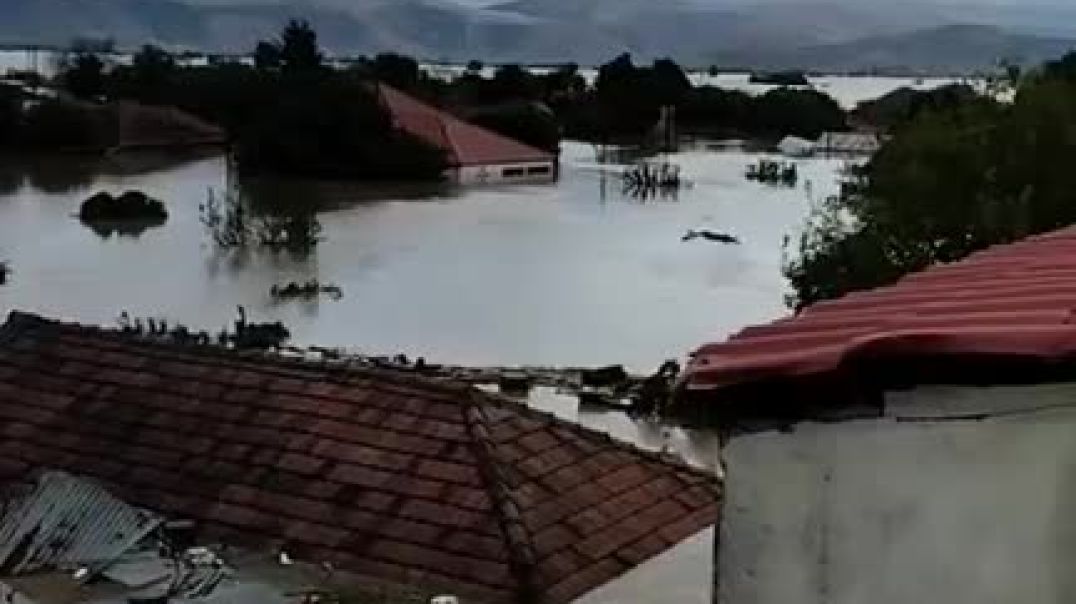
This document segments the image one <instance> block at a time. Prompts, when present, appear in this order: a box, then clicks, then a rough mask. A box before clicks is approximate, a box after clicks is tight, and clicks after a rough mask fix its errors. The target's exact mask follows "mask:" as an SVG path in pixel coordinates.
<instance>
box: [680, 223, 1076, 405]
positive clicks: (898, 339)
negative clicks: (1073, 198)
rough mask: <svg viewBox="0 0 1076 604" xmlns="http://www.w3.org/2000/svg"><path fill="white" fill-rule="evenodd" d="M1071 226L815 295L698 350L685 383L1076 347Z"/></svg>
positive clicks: (1048, 355)
mask: <svg viewBox="0 0 1076 604" xmlns="http://www.w3.org/2000/svg"><path fill="white" fill-rule="evenodd" d="M1074 316H1076V227H1070V228H1065V229H1061V230H1058V231H1055V232H1052V233H1047V234H1044V235H1039V236H1035V237H1029V238H1027V239H1024V240H1022V241H1019V242H1016V243H1012V244H1008V245H998V246H994V247H991V248H988V249H985V250H983V251H980V252H977V253H975V254H972V255H970V256H968V257H967V258H965V259H964V260H961V261H959V262H954V263H951V264H944V265H938V266H934V267H931V268H929V269H927V270H924V271H922V272H919V273H915V274H912V275H908V276H906V277H904V278H903V279H901V280H900V281H898V282H897V283H895V284H893V285H890V286H887V287H880V288H877V289H873V290H868V291H862V292H855V293H851V294H848V295H846V296H844V297H842V298H839V299H836V300H830V301H825V302H819V303H817V304H815V305H813V306H810V307H808V308H806V309H805V310H803V311H802V312H801V313H800V314H799V315H797V316H794V317H789V318H785V319H780V320H778V321H774V322H773V323H771V324H769V325H761V326H756V327H749V328H747V329H745V330H743V331H742V332H740V333H739V334H736V335H734V336H732V337H731V338H729V339H728V340H727V341H725V342H719V343H712V344H706V345H704V346H702V347H701V348H699V350H698V351H697V352H696V353H695V355H694V358H693V359H692V361H691V363H689V364H688V367H687V371H686V372H685V376H684V378H683V380H684V381H683V383H684V384H685V386H686V387H687V389H688V390H689V391H710V392H713V391H720V390H724V389H728V388H732V387H741V386H751V385H760V384H765V383H767V382H774V381H783V380H797V379H805V378H819V377H822V378H827V377H828V378H836V379H838V380H840V379H841V375H842V373H841V372H842V370H843V369H844V368H846V367H850V366H852V365H853V364H854V363H856V362H857V361H859V360H864V359H871V360H872V361H874V362H885V361H887V360H888V361H890V362H892V361H895V360H897V359H909V358H944V357H949V358H961V357H963V358H971V357H974V358H985V357H991V358H995V359H1023V360H1028V361H1032V362H1054V361H1060V360H1065V359H1070V358H1073V357H1074V356H1076V321H1074V320H1073V318H1074Z"/></svg>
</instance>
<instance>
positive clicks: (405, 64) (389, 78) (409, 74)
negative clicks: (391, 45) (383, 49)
mask: <svg viewBox="0 0 1076 604" xmlns="http://www.w3.org/2000/svg"><path fill="white" fill-rule="evenodd" d="M367 69H369V71H370V75H371V76H373V78H374V79H375V80H378V81H380V82H384V83H386V84H388V85H389V86H394V87H396V88H399V89H401V90H414V89H415V88H416V87H418V83H419V81H420V79H421V70H420V69H419V65H418V61H416V60H415V59H412V58H411V57H405V56H403V55H398V54H396V53H382V54H379V55H377V56H376V57H374V60H373V61H372V62H370V64H369V65H368V66H367Z"/></svg>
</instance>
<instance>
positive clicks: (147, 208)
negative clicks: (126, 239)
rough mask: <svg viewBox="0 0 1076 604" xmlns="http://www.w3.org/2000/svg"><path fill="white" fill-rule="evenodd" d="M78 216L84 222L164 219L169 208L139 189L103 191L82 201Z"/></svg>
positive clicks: (166, 217)
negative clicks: (117, 193) (115, 192)
mask: <svg viewBox="0 0 1076 604" xmlns="http://www.w3.org/2000/svg"><path fill="white" fill-rule="evenodd" d="M78 217H79V219H80V220H82V221H83V222H96V221H101V220H146V221H164V220H167V219H168V210H166V209H165V207H164V204H163V203H161V202H160V201H159V200H157V199H153V198H151V197H149V196H147V195H146V194H145V193H142V192H139V191H127V192H125V193H124V194H123V195H120V196H118V197H114V196H113V195H111V194H109V193H106V192H101V193H97V194H96V195H94V196H92V197H90V198H89V199H87V200H86V201H84V202H82V206H81V207H80V208H79V213H78Z"/></svg>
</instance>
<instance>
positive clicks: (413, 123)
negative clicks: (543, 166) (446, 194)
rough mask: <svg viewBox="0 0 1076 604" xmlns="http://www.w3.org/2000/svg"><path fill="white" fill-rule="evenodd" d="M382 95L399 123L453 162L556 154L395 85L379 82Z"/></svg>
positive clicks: (540, 159)
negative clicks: (447, 110) (438, 105)
mask: <svg viewBox="0 0 1076 604" xmlns="http://www.w3.org/2000/svg"><path fill="white" fill-rule="evenodd" d="M378 95H379V96H380V98H381V102H382V103H384V104H385V106H386V107H387V108H388V110H389V112H390V113H391V114H392V116H393V118H394V120H395V122H396V125H397V127H399V128H401V129H403V130H404V131H406V132H408V133H410V134H411V135H413V136H417V137H419V138H421V139H423V140H425V141H426V142H428V143H430V144H431V145H433V146H435V147H437V148H439V149H442V150H444V151H445V152H447V153H448V155H449V164H450V165H452V166H481V165H493V164H508V163H517V162H548V161H552V160H554V159H555V156H554V155H553V154H551V153H548V152H546V151H542V150H541V149H536V148H534V147H531V146H529V145H525V144H523V143H520V142H518V141H514V140H512V139H510V138H508V137H505V136H501V135H500V134H497V133H495V132H491V131H489V130H486V129H485V128H481V127H479V126H475V125H474V124H470V123H467V122H465V121H463V120H461V119H459V118H457V117H455V116H453V115H451V114H450V113H447V112H445V111H441V110H440V109H437V108H435V107H433V106H431V105H427V104H426V103H423V102H422V101H419V100H418V99H415V98H413V97H411V96H409V95H407V94H404V93H403V92H400V91H399V90H396V89H395V88H393V87H391V86H386V85H385V84H379V85H378Z"/></svg>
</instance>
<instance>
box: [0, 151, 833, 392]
mask: <svg viewBox="0 0 1076 604" xmlns="http://www.w3.org/2000/svg"><path fill="white" fill-rule="evenodd" d="M628 156H630V154H629V155H628ZM628 156H624V157H628ZM757 157H758V156H756V155H752V154H750V153H746V152H744V151H740V150H735V151H720V152H717V151H712V150H708V149H706V148H705V147H703V146H698V147H688V148H685V149H683V150H681V151H678V152H675V153H669V154H668V155H667V156H663V158H667V161H669V162H670V163H674V164H676V165H679V166H680V167H681V169H682V171H683V174H684V178H685V180H688V181H690V182H691V183H692V186H691V187H690V188H685V189H683V190H682V191H681V192H680V196H679V201H678V202H676V203H660V202H659V203H652V202H648V203H645V204H641V203H634V202H631V201H630V200H629V199H627V198H624V197H622V196H621V195H620V191H619V189H620V181H619V174H620V173H621V172H622V171H623V170H624V169H625V168H626V167H627V165H628V164H616V163H603V162H601V161H599V159H608V158H607V157H604V158H603V157H599V155H598V153H596V152H595V148H594V147H593V146H591V145H587V144H580V143H567V144H565V146H564V151H563V154H562V160H563V169H562V171H561V177H560V180H559V181H558V182H556V183H554V184H551V185H533V186H532V185H526V186H503V187H496V186H490V187H479V188H468V189H460V188H455V187H452V186H449V185H444V184H442V185H433V186H429V185H421V186H410V187H405V186H399V185H377V186H358V185H353V184H352V185H346V184H339V183H323V182H309V181H307V182H303V181H282V180H270V179H262V180H250V181H243V182H241V183H236V182H235V180H234V179H233V178H231V177H230V176H229V174H228V169H227V162H226V161H225V160H224V159H223V158H205V159H197V160H194V161H186V162H184V163H181V164H179V165H175V166H172V167H170V168H168V169H165V170H160V171H153V172H148V173H146V172H142V171H141V169H140V168H141V167H143V166H145V165H149V163H148V162H147V163H143V162H142V161H135V159H134V158H125V161H124V162H122V163H120V164H117V162H115V161H112V162H110V163H109V165H107V166H106V167H104V168H102V169H99V170H98V171H96V172H91V175H90V177H89V178H90V180H89V182H88V184H82V185H81V186H80V187H78V188H75V189H73V190H71V189H70V188H69V187H48V188H47V189H42V188H38V187H36V186H34V185H33V184H32V183H31V182H29V181H27V182H23V183H22V184H21V185H18V188H15V189H14V190H12V187H11V186H10V185H9V186H8V189H6V191H8V192H6V193H3V194H0V257H2V258H4V259H8V260H10V261H11V262H12V265H13V266H18V267H19V271H20V273H19V274H20V278H19V279H17V280H14V281H13V282H11V283H9V285H8V286H6V287H5V288H4V290H3V291H2V292H0V312H6V311H7V310H10V309H12V308H20V309H23V310H27V311H33V312H39V313H42V314H47V315H55V316H60V317H63V318H66V319H70V320H80V321H83V322H89V323H105V324H111V323H113V321H114V318H115V317H116V315H117V314H118V313H119V312H120V311H121V310H124V309H126V310H128V311H129V312H131V313H132V314H133V315H141V316H158V317H159V316H164V317H167V318H168V319H170V320H171V321H172V322H176V321H178V322H182V323H184V324H186V325H189V326H190V327H191V328H193V329H203V328H204V329H209V330H212V331H216V330H219V328H220V327H221V326H223V325H227V324H229V323H230V321H231V320H232V318H233V317H232V315H233V312H234V309H235V307H236V305H237V304H242V305H244V306H245V307H246V308H248V309H249V310H250V312H251V316H252V318H256V319H257V320H259V321H277V320H279V321H283V322H284V323H285V324H286V325H287V326H288V327H289V328H290V329H291V331H292V333H293V341H294V343H296V344H298V345H322V346H344V347H355V348H359V349H361V350H362V351H365V352H370V353H375V354H395V353H398V352H402V353H405V354H407V355H408V356H411V357H418V356H422V357H425V358H426V359H428V360H430V362H446V363H456V364H480V365H499V364H507V365H518V364H537V365H591V366H595V365H608V364H616V363H621V364H624V365H626V366H627V367H629V368H630V369H632V370H634V371H637V372H652V371H653V370H654V369H655V368H656V367H657V366H658V365H660V364H661V363H662V362H663V361H664V360H666V359H668V358H677V357H682V356H683V355H684V354H685V353H686V352H687V351H688V350H690V349H692V348H694V347H695V346H697V345H698V344H700V343H701V342H703V341H707V340H710V339H714V338H721V337H723V336H724V335H725V334H728V333H729V332H731V331H733V330H736V329H739V328H741V327H743V326H744V325H746V324H749V323H755V322H760V321H765V320H769V319H772V318H774V317H775V316H778V315H780V314H782V313H784V312H786V311H785V309H784V306H783V300H782V298H783V295H784V293H785V288H786V284H785V282H784V280H783V278H782V277H781V274H780V264H781V242H782V239H783V237H784V236H785V235H787V234H790V233H793V234H794V232H795V230H796V229H797V228H799V226H800V225H801V224H802V221H803V219H804V217H805V215H806V213H807V211H808V208H809V206H810V201H809V196H808V194H807V192H806V190H805V189H804V187H797V188H795V189H788V190H783V189H782V190H774V189H770V188H766V187H763V186H760V185H757V184H756V183H748V182H746V181H745V180H744V178H743V171H744V168H745V166H747V165H748V164H750V163H752V162H754V161H755V160H756V159H757ZM0 165H3V166H5V167H7V172H8V173H10V172H11V171H12V170H11V168H10V164H5V163H3V162H0ZM70 165H71V164H69V166H70ZM840 165H841V163H840V162H839V161H836V160H824V159H819V160H808V161H804V162H802V163H801V165H800V173H801V175H802V176H803V178H804V180H810V181H812V182H813V183H814V189H813V192H814V195H815V196H816V197H819V198H821V197H824V196H825V195H827V194H830V193H831V192H833V191H835V190H836V186H835V179H836V172H837V169H838V168H839V167H840ZM69 170H70V171H69V172H68V174H69V178H70V181H71V182H79V183H85V181H86V176H85V174H86V172H85V170H84V169H83V168H82V167H79V166H77V165H76V166H73V167H70V168H69ZM70 174H74V175H75V176H70ZM603 174H605V175H606V178H607V179H608V183H607V187H608V195H609V202H607V203H602V200H601V188H602V175H603ZM8 180H11V179H10V178H9V179H8ZM237 184H238V185H239V186H241V187H242V190H243V191H244V194H245V195H247V196H248V197H249V199H250V203H251V205H252V207H255V208H257V211H258V212H260V213H262V214H272V213H279V212H285V211H289V209H295V208H300V209H303V210H304V211H314V212H316V213H317V218H318V220H319V221H320V222H321V223H322V225H323V227H324V230H323V233H322V235H323V237H324V238H325V240H324V241H323V242H322V243H321V244H320V245H318V246H317V248H316V251H314V253H312V254H310V255H309V256H308V257H299V256H295V255H290V254H288V253H286V252H271V251H268V250H261V249H258V250H229V251H221V250H219V249H217V247H216V246H215V245H214V244H213V241H212V240H211V239H210V238H209V237H208V236H207V234H206V231H205V228H204V226H203V225H202V223H201V222H200V218H199V210H198V208H199V206H200V205H202V204H204V203H205V200H206V197H207V191H209V190H211V189H212V190H216V191H225V190H228V188H229V187H232V186H236V185H237ZM128 189H136V190H140V191H143V192H145V193H146V194H147V195H150V196H151V197H155V198H158V199H161V200H162V201H164V202H165V203H166V205H167V207H168V211H169V220H168V223H167V224H166V225H164V226H162V227H160V228H151V229H148V230H145V231H143V232H142V233H141V234H140V236H139V237H138V238H137V239H134V238H131V237H126V236H119V233H116V232H113V233H112V236H111V237H110V238H109V239H107V240H104V239H102V238H101V237H99V236H98V235H97V234H95V233H94V232H93V231H91V230H89V229H86V228H85V227H83V226H82V225H80V224H79V223H78V220H77V219H73V218H72V215H73V214H76V213H77V212H78V206H79V204H80V203H81V202H82V201H83V200H84V199H85V198H86V197H87V196H88V195H89V194H90V193H94V192H97V191H108V192H113V193H119V192H122V191H125V190H128ZM61 190H62V191H63V192H60V191H61ZM690 230H710V231H714V232H730V233H735V234H736V236H737V237H739V238H740V240H741V241H742V245H738V246H714V245H692V244H690V243H682V242H681V238H682V237H683V235H684V233H685V232H688V231H690ZM117 267H122V269H123V270H122V271H120V270H116V268H117ZM310 280H317V281H319V282H321V283H333V284H337V285H339V286H341V287H342V288H343V289H344V291H345V292H346V293H347V295H346V296H345V297H344V298H343V299H342V300H339V301H332V302H330V301H328V300H317V299H314V300H309V301H293V302H289V303H280V302H279V301H277V300H274V299H273V298H272V296H271V295H270V290H271V288H272V287H273V286H274V285H280V284H284V283H288V282H290V281H295V282H298V283H305V282H307V281H310Z"/></svg>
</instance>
